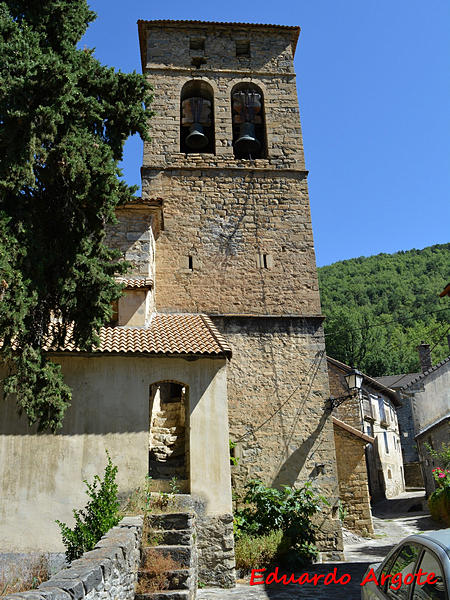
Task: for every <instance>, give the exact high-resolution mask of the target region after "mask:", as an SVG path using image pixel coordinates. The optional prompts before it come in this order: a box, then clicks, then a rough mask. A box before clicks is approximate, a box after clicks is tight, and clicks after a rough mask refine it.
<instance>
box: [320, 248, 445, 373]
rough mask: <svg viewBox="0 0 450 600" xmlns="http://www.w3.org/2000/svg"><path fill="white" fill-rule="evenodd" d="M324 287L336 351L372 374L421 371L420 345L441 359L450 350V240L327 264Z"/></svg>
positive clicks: (329, 337) (331, 348)
mask: <svg viewBox="0 0 450 600" xmlns="http://www.w3.org/2000/svg"><path fill="white" fill-rule="evenodd" d="M318 271H319V286H320V294H321V299H322V312H323V313H324V314H325V316H326V320H325V334H326V345H327V353H328V355H329V356H332V357H333V358H336V359H338V360H341V361H343V362H345V363H347V364H354V365H356V366H357V367H359V368H360V369H361V370H362V371H363V372H364V373H366V374H367V375H371V376H373V377H377V376H381V375H395V374H399V373H411V372H418V371H419V372H420V368H419V360H418V354H417V350H416V346H417V345H418V344H419V343H420V342H421V341H425V342H426V343H429V344H431V348H432V357H433V364H435V363H436V362H438V361H440V360H442V359H443V358H445V357H446V356H448V355H449V353H450V352H449V348H448V344H447V333H450V330H449V325H450V298H449V297H448V296H446V297H444V298H439V294H440V292H442V290H443V289H444V287H445V285H446V284H447V283H448V282H449V281H450V244H440V245H436V246H429V247H428V248H424V249H423V250H408V251H406V252H403V251H401V252H396V253H395V254H378V255H376V256H369V257H367V258H366V257H361V258H352V259H351V260H344V261H341V262H337V263H334V264H332V265H329V266H326V267H321V268H320V269H319V270H318Z"/></svg>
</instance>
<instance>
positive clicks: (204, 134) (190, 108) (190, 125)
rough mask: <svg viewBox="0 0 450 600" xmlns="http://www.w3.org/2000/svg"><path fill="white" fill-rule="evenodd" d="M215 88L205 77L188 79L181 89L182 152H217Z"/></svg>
mask: <svg viewBox="0 0 450 600" xmlns="http://www.w3.org/2000/svg"><path fill="white" fill-rule="evenodd" d="M215 150H216V142H215V126H214V90H213V87H212V86H211V84H210V83H208V82H207V81H205V80H203V79H190V80H188V81H186V82H185V83H184V85H183V87H182V88H181V91H180V152H183V153H184V154H191V153H194V152H195V153H199V152H200V153H203V154H215Z"/></svg>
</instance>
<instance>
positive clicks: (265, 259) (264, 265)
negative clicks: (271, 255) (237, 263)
mask: <svg viewBox="0 0 450 600" xmlns="http://www.w3.org/2000/svg"><path fill="white" fill-rule="evenodd" d="M263 267H264V268H265V269H267V254H263Z"/></svg>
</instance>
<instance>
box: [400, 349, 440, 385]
mask: <svg viewBox="0 0 450 600" xmlns="http://www.w3.org/2000/svg"><path fill="white" fill-rule="evenodd" d="M448 362H450V356H447V358H444V360H441V362H439V363H438V364H437V365H434V367H431V369H428V371H425V373H420V374H419V375H418V376H417V377H416V378H415V379H413V380H412V381H410V382H409V383H408V384H407V385H404V386H403V388H402V389H407V388H409V387H411V386H412V385H415V384H416V383H418V382H419V381H422V379H425V377H428V375H431V373H434V372H435V371H437V370H438V369H440V368H441V367H443V366H444V365H445V364H447V363H448Z"/></svg>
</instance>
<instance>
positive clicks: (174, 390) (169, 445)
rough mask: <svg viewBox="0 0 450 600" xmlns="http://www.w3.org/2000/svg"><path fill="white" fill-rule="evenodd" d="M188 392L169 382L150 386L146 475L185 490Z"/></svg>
mask: <svg viewBox="0 0 450 600" xmlns="http://www.w3.org/2000/svg"><path fill="white" fill-rule="evenodd" d="M188 406H189V392H188V387H187V386H185V385H183V384H182V383H177V382H173V381H159V382H157V383H154V384H152V385H151V386H150V431H149V475H150V477H151V478H152V479H153V480H154V481H155V482H158V481H160V480H165V481H168V480H173V478H176V482H177V487H179V489H180V490H182V491H184V492H186V491H189V410H188Z"/></svg>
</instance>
